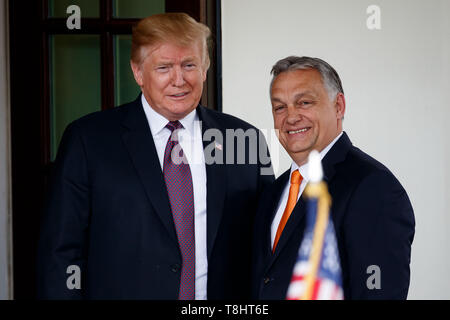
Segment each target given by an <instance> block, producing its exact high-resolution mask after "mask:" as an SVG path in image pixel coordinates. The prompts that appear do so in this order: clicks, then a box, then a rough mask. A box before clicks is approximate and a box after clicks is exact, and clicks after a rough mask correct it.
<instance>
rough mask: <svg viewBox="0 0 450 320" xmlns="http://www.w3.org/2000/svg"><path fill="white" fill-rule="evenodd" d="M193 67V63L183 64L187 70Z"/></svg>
mask: <svg viewBox="0 0 450 320" xmlns="http://www.w3.org/2000/svg"><path fill="white" fill-rule="evenodd" d="M195 67H196V65H195V63H186V64H185V65H184V68H185V69H187V70H194V69H195Z"/></svg>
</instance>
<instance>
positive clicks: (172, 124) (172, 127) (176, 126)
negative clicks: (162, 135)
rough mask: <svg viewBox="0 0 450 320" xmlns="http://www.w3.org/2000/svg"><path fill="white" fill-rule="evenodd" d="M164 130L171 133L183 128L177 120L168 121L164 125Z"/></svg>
mask: <svg viewBox="0 0 450 320" xmlns="http://www.w3.org/2000/svg"><path fill="white" fill-rule="evenodd" d="M166 128H167V129H169V130H170V131H172V132H173V131H174V130H177V129H180V128H183V125H182V124H181V123H180V121H178V120H177V121H169V122H168V123H167V124H166Z"/></svg>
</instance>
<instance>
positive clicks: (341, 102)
mask: <svg viewBox="0 0 450 320" xmlns="http://www.w3.org/2000/svg"><path fill="white" fill-rule="evenodd" d="M335 106H336V117H337V118H338V119H340V120H342V119H343V118H344V114H345V97H344V94H343V93H338V94H337V96H336V105H335Z"/></svg>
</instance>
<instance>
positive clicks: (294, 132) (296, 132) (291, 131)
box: [287, 128, 311, 134]
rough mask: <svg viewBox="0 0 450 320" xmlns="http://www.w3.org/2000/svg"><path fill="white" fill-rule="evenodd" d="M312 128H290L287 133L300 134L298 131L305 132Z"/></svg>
mask: <svg viewBox="0 0 450 320" xmlns="http://www.w3.org/2000/svg"><path fill="white" fill-rule="evenodd" d="M309 129H311V128H302V129H298V130H288V131H287V133H288V134H298V133H305V132H306V131H308V130H309Z"/></svg>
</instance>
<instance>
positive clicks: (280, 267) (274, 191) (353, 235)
mask: <svg viewBox="0 0 450 320" xmlns="http://www.w3.org/2000/svg"><path fill="white" fill-rule="evenodd" d="M322 166H323V170H324V180H325V181H326V182H327V184H328V188H329V192H330V194H331V197H332V206H331V218H332V219H333V223H334V226H335V229H336V235H337V242H338V248H339V254H340V259H341V267H342V276H343V287H344V297H345V299H406V297H407V294H408V287H409V277H410V270H409V264H410V254H411V244H412V241H413V238H414V227H415V221H414V214H413V209H412V207H411V203H410V201H409V198H408V195H407V194H406V192H405V190H404V189H403V187H402V186H401V185H400V183H399V182H398V180H397V179H396V178H395V177H394V176H393V174H392V173H391V172H390V171H389V170H388V169H387V168H386V167H385V166H383V165H382V164H381V163H379V162H378V161H376V160H375V159H373V158H371V157H370V156H368V155H367V154H365V153H364V152H362V151H361V150H359V149H358V148H356V147H354V146H353V145H352V143H351V142H350V139H349V138H348V136H347V134H346V133H345V132H344V134H343V135H342V136H341V137H340V138H339V139H338V141H337V142H336V143H335V144H334V145H333V147H332V148H331V149H330V150H329V152H328V153H327V154H326V155H325V157H324V158H323V160H322ZM289 174H290V170H288V171H286V172H285V173H284V174H283V175H281V176H280V177H279V178H278V179H277V180H276V181H275V183H273V184H272V185H271V186H270V187H269V188H268V189H266V190H265V191H264V192H263V195H262V196H261V200H260V204H259V209H258V212H257V216H256V223H255V233H254V259H253V270H254V272H253V286H252V287H253V297H254V298H255V299H276V300H278V299H285V297H286V292H287V289H288V286H289V283H290V280H291V275H292V270H293V267H294V264H295V262H296V259H297V255H298V249H299V246H300V242H301V240H302V238H303V232H304V229H305V223H306V221H305V220H306V217H305V214H306V208H305V201H304V200H303V197H301V198H300V200H299V201H298V202H297V205H296V206H295V208H294V210H293V212H292V214H291V216H290V218H289V220H288V222H287V224H286V226H285V229H284V231H283V233H282V235H281V238H280V240H279V243H278V245H277V247H276V250H275V252H274V253H273V254H272V250H271V243H270V227H271V224H272V220H273V218H274V215H275V212H276V209H277V205H278V202H279V199H280V197H281V193H282V191H283V189H284V187H285V186H286V184H287V183H288V179H289ZM371 265H376V266H378V267H379V268H380V280H381V288H380V289H372V290H370V289H369V288H368V286H367V280H368V278H369V277H370V276H371V275H372V274H373V271H371V270H369V272H368V270H367V269H368V267H369V266H371ZM369 282H371V281H369Z"/></svg>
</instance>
